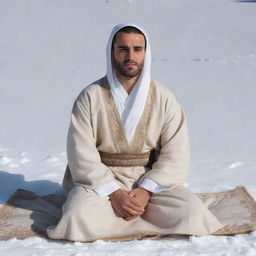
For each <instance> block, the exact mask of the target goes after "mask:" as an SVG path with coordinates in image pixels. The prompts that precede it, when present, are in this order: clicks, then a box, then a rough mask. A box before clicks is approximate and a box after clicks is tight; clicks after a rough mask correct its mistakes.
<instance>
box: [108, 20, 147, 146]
mask: <svg viewBox="0 0 256 256" xmlns="http://www.w3.org/2000/svg"><path fill="white" fill-rule="evenodd" d="M127 26H132V27H135V28H137V29H139V30H140V31H141V32H142V33H143V34H144V36H145V38H146V45H147V46H146V53H145V58H144V65H143V68H142V71H141V75H140V78H139V80H138V82H137V83H136V85H135V86H134V87H133V89H132V91H131V93H130V95H128V94H127V92H126V91H125V89H124V88H123V87H122V85H121V84H120V82H119V80H118V79H117V77H116V74H115V70H114V67H113V64H112V61H111V48H112V41H113V37H114V35H115V34H116V33H117V32H118V31H119V30H120V29H121V28H123V27H127ZM106 57H107V79H108V82H109V85H110V90H111V93H112V95H113V98H114V100H115V104H116V106H117V109H118V111H119V114H120V116H121V118H122V121H123V125H124V128H125V133H126V138H127V141H128V143H130V142H131V141H132V138H133V135H134V132H135V129H136V127H137V125H138V122H139V120H140V118H141V115H142V114H143V110H144V106H145V103H146V100H147V95H148V90H149V85H150V66H151V51H150V45H149V41H148V36H147V33H146V32H145V31H144V30H143V29H142V28H141V27H139V26H138V25H136V24H133V23H127V24H119V25H117V26H115V27H114V28H113V30H112V32H111V34H110V37H109V40H108V43H107V52H106Z"/></svg>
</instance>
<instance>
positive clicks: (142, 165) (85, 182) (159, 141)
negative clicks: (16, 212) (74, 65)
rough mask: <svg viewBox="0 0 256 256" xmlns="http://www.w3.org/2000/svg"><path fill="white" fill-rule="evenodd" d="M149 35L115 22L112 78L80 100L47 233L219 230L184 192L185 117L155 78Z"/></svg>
mask: <svg viewBox="0 0 256 256" xmlns="http://www.w3.org/2000/svg"><path fill="white" fill-rule="evenodd" d="M150 64H151V53H150V44H149V40H148V37H147V34H146V32H145V31H144V30H143V29H142V28H140V27H138V26H137V25H134V24H120V25H117V26H116V27H114V29H113V30H112V33H111V35H110V38H109V41H108V44H107V75H106V77H103V78H101V79H100V80H98V81H96V82H94V83H93V84H91V85H89V86H88V87H86V88H85V89H84V90H83V91H82V92H81V93H80V95H79V96H78V98H77V99H76V101H75V103H74V106H73V111H72V117H71V124H70V128H69V132H68V141H67V155H68V168H67V170H66V173H65V177H64V182H63V184H64V189H65V192H66V195H67V201H66V203H65V204H64V206H63V209H62V211H63V212H62V213H63V215H62V218H61V220H60V222H59V223H58V225H57V226H55V227H49V228H48V230H47V232H48V236H49V237H50V238H53V239H68V240H71V241H94V240H96V239H106V240H124V239H126V240H127V239H128V240H129V239H135V238H141V237H144V236H152V235H158V234H161V235H168V234H187V235H206V234H210V233H212V232H215V231H217V230H218V229H220V228H221V227H222V225H221V224H220V223H219V221H218V220H217V219H216V218H215V216H214V215H213V214H212V213H211V212H210V211H209V210H208V209H207V208H206V207H205V206H204V204H203V203H202V201H200V199H199V198H198V197H197V196H196V195H194V194H193V193H192V192H190V191H189V190H188V189H186V188H185V187H184V186H183V184H184V183H185V182H186V173H187V168H188V162H189V143H188V134H187V125H186V118H185V115H184V112H183V110H182V109H181V107H180V105H179V103H178V102H177V101H176V99H175V97H174V96H173V94H172V93H171V92H170V91H169V90H168V89H167V88H165V87H163V86H162V85H160V84H159V83H158V82H156V81H154V80H152V79H151V77H150Z"/></svg>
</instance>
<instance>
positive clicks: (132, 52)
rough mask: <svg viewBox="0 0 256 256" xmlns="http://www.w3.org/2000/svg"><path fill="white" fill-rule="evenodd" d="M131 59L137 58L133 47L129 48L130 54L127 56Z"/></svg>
mask: <svg viewBox="0 0 256 256" xmlns="http://www.w3.org/2000/svg"><path fill="white" fill-rule="evenodd" d="M127 57H128V58H129V59H130V60H135V54H134V51H133V50H132V49H129V51H128V56H127Z"/></svg>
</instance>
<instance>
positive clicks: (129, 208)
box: [123, 205, 144, 215]
mask: <svg viewBox="0 0 256 256" xmlns="http://www.w3.org/2000/svg"><path fill="white" fill-rule="evenodd" d="M123 209H124V210H125V211H126V212H128V213H130V214H131V215H140V214H142V213H144V210H141V209H140V210H139V211H138V210H133V209H132V208H131V207H129V206H127V205H124V206H123Z"/></svg>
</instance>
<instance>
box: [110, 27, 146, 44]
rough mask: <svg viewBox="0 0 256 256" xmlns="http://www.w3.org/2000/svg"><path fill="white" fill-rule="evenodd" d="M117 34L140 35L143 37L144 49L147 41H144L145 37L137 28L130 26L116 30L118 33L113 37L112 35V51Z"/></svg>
mask: <svg viewBox="0 0 256 256" xmlns="http://www.w3.org/2000/svg"><path fill="white" fill-rule="evenodd" d="M119 32H122V33H127V34H130V33H135V34H141V35H143V37H144V40H145V49H146V45H147V40H146V37H145V35H144V34H143V33H142V32H141V31H140V30H139V29H138V28H136V27H132V26H127V27H123V28H121V29H120V30H118V31H117V32H116V33H115V35H114V37H113V40H112V49H113V46H114V43H115V41H116V38H117V34H118V33H119Z"/></svg>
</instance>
